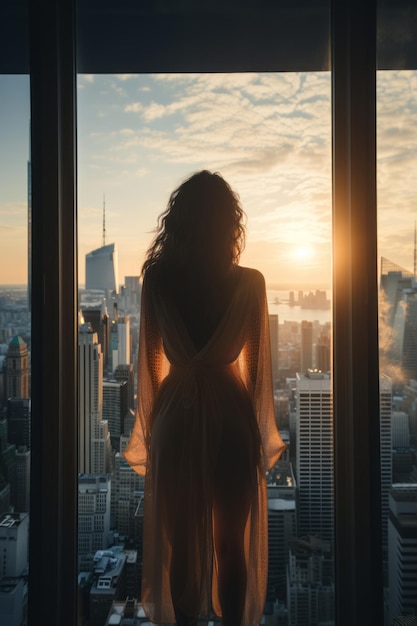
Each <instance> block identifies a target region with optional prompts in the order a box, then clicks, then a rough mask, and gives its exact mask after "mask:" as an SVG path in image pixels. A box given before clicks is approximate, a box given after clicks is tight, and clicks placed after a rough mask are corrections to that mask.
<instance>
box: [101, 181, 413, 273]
mask: <svg viewBox="0 0 417 626" xmlns="http://www.w3.org/2000/svg"><path fill="white" fill-rule="evenodd" d="M105 245H106V196H105V195H104V193H103V247H104V246H105ZM414 273H415V271H414Z"/></svg>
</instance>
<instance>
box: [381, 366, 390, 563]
mask: <svg viewBox="0 0 417 626" xmlns="http://www.w3.org/2000/svg"><path fill="white" fill-rule="evenodd" d="M379 422H380V454H381V516H382V550H383V558H384V561H385V562H386V561H387V549H388V514H389V500H388V496H389V492H390V490H391V487H392V428H391V422H392V381H391V379H390V378H388V376H384V375H383V376H381V377H380V379H379Z"/></svg>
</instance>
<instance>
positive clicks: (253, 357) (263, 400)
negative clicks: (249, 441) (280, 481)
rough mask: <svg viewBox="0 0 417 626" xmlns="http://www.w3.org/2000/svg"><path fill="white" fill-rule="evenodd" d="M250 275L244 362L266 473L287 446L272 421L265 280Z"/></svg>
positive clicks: (260, 276) (269, 344) (259, 274)
mask: <svg viewBox="0 0 417 626" xmlns="http://www.w3.org/2000/svg"><path fill="white" fill-rule="evenodd" d="M254 274H255V276H254V279H255V284H256V287H255V296H254V297H253V299H252V315H251V321H250V329H249V337H248V340H247V342H246V346H245V349H244V359H245V361H246V363H245V366H246V367H245V368H246V371H247V376H248V377H249V385H250V387H251V389H252V394H253V403H254V408H255V413H256V418H257V421H258V427H259V433H260V437H261V443H262V452H263V459H264V467H265V470H269V469H271V467H273V465H274V464H275V463H276V462H277V461H278V459H279V457H280V456H281V454H282V453H283V452H284V450H285V449H286V447H287V446H286V445H285V443H284V442H283V440H282V439H281V435H280V434H279V431H278V427H277V424H276V419H275V409H274V388H273V382H272V363H271V341H270V335H269V316H268V303H267V299H266V288H265V279H264V277H263V276H262V274H261V273H260V272H257V271H256V272H254Z"/></svg>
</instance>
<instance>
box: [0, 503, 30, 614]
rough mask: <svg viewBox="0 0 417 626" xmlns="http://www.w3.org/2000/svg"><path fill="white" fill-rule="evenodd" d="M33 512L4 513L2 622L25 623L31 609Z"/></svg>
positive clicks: (0, 518) (0, 526)
mask: <svg viewBox="0 0 417 626" xmlns="http://www.w3.org/2000/svg"><path fill="white" fill-rule="evenodd" d="M28 538H29V515H28V514H27V513H5V514H3V515H1V514H0V546H1V550H0V624H4V625H6V624H7V626H21V625H22V624H23V623H26V622H25V621H24V618H25V615H26V611H27V580H26V577H27V574H28Z"/></svg>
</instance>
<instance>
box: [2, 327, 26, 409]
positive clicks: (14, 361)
mask: <svg viewBox="0 0 417 626" xmlns="http://www.w3.org/2000/svg"><path fill="white" fill-rule="evenodd" d="M6 379H7V383H6V384H7V398H28V397H29V354H28V347H27V344H26V343H25V342H24V341H23V339H22V337H20V336H19V335H15V336H14V337H13V339H12V340H11V341H10V344H9V348H8V350H7V365H6Z"/></svg>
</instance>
